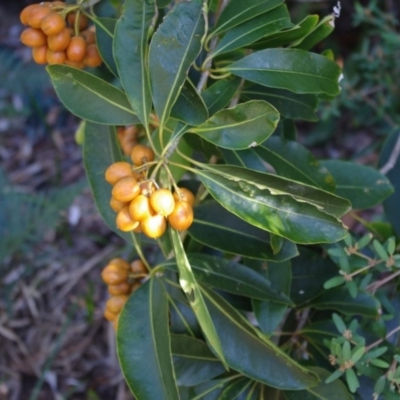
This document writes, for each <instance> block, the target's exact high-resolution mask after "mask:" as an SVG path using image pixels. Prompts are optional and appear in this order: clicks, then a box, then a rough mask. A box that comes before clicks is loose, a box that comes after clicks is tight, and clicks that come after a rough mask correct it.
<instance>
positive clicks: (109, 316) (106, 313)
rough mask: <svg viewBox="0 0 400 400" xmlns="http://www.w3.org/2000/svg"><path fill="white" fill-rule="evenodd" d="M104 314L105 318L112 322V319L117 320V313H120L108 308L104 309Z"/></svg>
mask: <svg viewBox="0 0 400 400" xmlns="http://www.w3.org/2000/svg"><path fill="white" fill-rule="evenodd" d="M103 315H104V318H105V319H106V320H107V321H110V322H112V321H114V320H115V318H117V315H118V314H115V313H113V312H111V311H108V310H107V309H106V310H104V313H103Z"/></svg>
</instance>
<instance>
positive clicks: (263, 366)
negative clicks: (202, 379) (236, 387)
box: [201, 286, 318, 390]
mask: <svg viewBox="0 0 400 400" xmlns="http://www.w3.org/2000/svg"><path fill="white" fill-rule="evenodd" d="M201 291H202V292H203V294H204V298H205V301H206V304H207V307H208V309H209V311H210V315H211V317H212V320H213V322H214V324H215V328H216V330H217V332H218V334H219V335H220V336H221V337H223V338H224V340H222V341H221V345H222V349H223V352H224V355H225V358H226V361H227V363H228V365H229V366H230V367H231V368H233V369H235V370H236V371H238V372H240V373H242V374H243V375H245V376H248V377H249V378H252V379H255V380H257V381H259V382H263V383H265V384H267V385H269V386H272V387H276V388H280V389H287V390H300V389H304V388H307V387H311V386H315V385H316V384H317V383H318V380H317V379H316V377H315V375H314V374H312V373H310V372H309V371H308V370H307V369H305V368H304V367H302V366H300V365H299V364H297V363H296V362H295V361H294V360H293V359H291V358H290V357H289V356H288V355H287V354H285V353H284V352H283V351H281V350H280V349H279V348H278V347H277V346H275V345H274V344H273V343H272V342H271V341H269V340H268V339H264V340H262V339H260V337H259V336H258V335H257V333H256V332H255V329H254V327H253V326H252V325H250V323H249V322H248V321H247V320H246V319H245V318H244V317H243V316H242V314H240V313H239V312H238V311H237V310H236V309H235V308H233V307H232V306H231V305H230V304H229V303H228V302H227V301H226V300H224V299H223V298H222V297H221V296H219V295H218V294H216V293H214V292H213V291H211V290H209V289H206V288H205V287H203V286H202V287H201ZM227 332H229V335H227Z"/></svg>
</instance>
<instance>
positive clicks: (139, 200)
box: [129, 194, 154, 222]
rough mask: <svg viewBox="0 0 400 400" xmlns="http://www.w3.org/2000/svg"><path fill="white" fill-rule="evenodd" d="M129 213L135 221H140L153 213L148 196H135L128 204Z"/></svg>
mask: <svg viewBox="0 0 400 400" xmlns="http://www.w3.org/2000/svg"><path fill="white" fill-rule="evenodd" d="M129 214H130V215H131V217H132V219H133V220H135V221H139V222H142V221H144V220H145V219H147V218H149V217H151V216H152V215H153V214H154V211H153V210H152V208H151V206H150V201H149V198H148V197H146V196H144V195H143V194H139V196H137V197H135V198H134V199H133V200H132V201H131V203H130V205H129Z"/></svg>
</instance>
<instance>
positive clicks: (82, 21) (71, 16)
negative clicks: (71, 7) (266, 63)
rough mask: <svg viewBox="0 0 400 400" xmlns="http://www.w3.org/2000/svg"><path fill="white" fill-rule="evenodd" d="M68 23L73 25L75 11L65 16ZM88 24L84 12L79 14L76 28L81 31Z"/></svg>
mask: <svg viewBox="0 0 400 400" xmlns="http://www.w3.org/2000/svg"><path fill="white" fill-rule="evenodd" d="M67 20H68V23H69V24H70V25H71V26H72V27H75V20H76V13H74V12H70V13H69V14H68V16H67ZM88 25H89V20H88V18H87V16H86V15H85V14H79V21H78V29H79V30H80V31H83V30H84V29H86V28H87V27H88Z"/></svg>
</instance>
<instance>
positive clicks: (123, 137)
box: [117, 125, 141, 156]
mask: <svg viewBox="0 0 400 400" xmlns="http://www.w3.org/2000/svg"><path fill="white" fill-rule="evenodd" d="M140 131H141V129H140V127H139V126H138V125H131V126H119V127H118V128H117V136H118V142H119V144H120V146H121V149H122V152H123V153H124V154H125V155H126V156H130V155H131V153H132V149H133V148H134V147H135V145H136V144H137V140H138V136H139V133H140Z"/></svg>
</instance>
